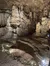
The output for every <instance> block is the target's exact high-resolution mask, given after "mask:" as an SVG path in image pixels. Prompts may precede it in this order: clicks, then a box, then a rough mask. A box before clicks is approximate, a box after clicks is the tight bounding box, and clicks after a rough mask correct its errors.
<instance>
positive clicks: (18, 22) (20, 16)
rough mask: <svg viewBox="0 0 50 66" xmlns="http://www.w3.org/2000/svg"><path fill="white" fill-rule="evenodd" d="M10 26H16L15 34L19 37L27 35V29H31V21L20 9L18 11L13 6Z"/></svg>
mask: <svg viewBox="0 0 50 66" xmlns="http://www.w3.org/2000/svg"><path fill="white" fill-rule="evenodd" d="M21 7H22V6H21ZM11 25H15V26H16V33H17V34H18V35H19V36H20V35H25V34H28V33H29V30H28V29H30V28H31V21H30V19H28V18H27V17H26V16H25V15H24V11H23V10H22V8H21V10H20V9H19V10H18V8H17V7H16V6H13V7H12V19H11Z"/></svg>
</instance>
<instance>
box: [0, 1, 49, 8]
mask: <svg viewBox="0 0 50 66" xmlns="http://www.w3.org/2000/svg"><path fill="white" fill-rule="evenodd" d="M48 3H50V0H0V9H4V8H10V9H11V7H12V5H17V4H20V5H28V6H29V7H32V8H33V7H38V8H39V9H43V7H44V6H47V4H48Z"/></svg>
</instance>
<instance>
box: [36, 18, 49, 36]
mask: <svg viewBox="0 0 50 66" xmlns="http://www.w3.org/2000/svg"><path fill="white" fill-rule="evenodd" d="M49 26H50V19H48V18H46V17H44V18H42V22H41V24H40V23H38V24H37V25H36V35H39V36H40V35H42V36H44V35H46V34H47V31H48V30H49Z"/></svg>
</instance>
